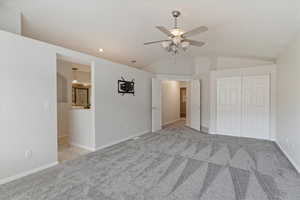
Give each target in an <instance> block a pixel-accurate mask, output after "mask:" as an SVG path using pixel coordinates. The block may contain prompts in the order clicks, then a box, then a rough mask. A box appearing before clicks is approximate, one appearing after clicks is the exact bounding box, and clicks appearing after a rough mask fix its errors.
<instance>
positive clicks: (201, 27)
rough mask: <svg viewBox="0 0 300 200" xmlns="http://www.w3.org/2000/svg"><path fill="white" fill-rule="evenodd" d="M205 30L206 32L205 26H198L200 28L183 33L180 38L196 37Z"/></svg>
mask: <svg viewBox="0 0 300 200" xmlns="http://www.w3.org/2000/svg"><path fill="white" fill-rule="evenodd" d="M207 30H208V28H207V27H206V26H200V27H198V28H195V29H193V30H191V31H188V32H185V33H184V34H182V37H190V36H193V35H197V34H199V33H202V32H205V31H207Z"/></svg>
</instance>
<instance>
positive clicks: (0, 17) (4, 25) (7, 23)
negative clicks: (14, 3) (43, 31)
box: [0, 5, 22, 35]
mask: <svg viewBox="0 0 300 200" xmlns="http://www.w3.org/2000/svg"><path fill="white" fill-rule="evenodd" d="M21 19H22V14H21V12H18V11H16V10H12V9H10V8H7V7H5V6H1V5H0V30H4V31H8V32H11V33H15V34H19V35H20V34H21V32H22V20H21Z"/></svg>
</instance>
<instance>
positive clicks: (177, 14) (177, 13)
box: [172, 10, 181, 18]
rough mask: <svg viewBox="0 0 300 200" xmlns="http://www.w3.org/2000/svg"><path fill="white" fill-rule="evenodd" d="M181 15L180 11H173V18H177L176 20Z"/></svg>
mask: <svg viewBox="0 0 300 200" xmlns="http://www.w3.org/2000/svg"><path fill="white" fill-rule="evenodd" d="M180 14H181V13H180V12H179V11H178V10H174V11H172V15H173V17H175V18H177V17H179V16H180Z"/></svg>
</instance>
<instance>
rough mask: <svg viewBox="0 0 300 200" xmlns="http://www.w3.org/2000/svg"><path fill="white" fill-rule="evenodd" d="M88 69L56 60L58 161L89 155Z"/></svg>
mask: <svg viewBox="0 0 300 200" xmlns="http://www.w3.org/2000/svg"><path fill="white" fill-rule="evenodd" d="M91 88H92V85H91V67H90V66H89V65H83V64H79V63H74V62H70V61H66V60H62V59H57V133H58V135H57V143H58V161H59V162H63V161H66V160H72V159H75V158H77V157H78V156H81V155H83V154H86V153H89V152H90V150H89V149H88V148H86V145H85V141H86V138H88V137H89V129H91V127H92V122H91V120H90V117H89V115H91V116H92V114H91V109H90V108H91V101H90V99H91Z"/></svg>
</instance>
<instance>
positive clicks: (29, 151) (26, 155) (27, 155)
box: [25, 149, 32, 159]
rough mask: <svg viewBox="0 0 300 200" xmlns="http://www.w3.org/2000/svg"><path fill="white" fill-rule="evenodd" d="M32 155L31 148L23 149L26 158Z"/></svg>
mask: <svg viewBox="0 0 300 200" xmlns="http://www.w3.org/2000/svg"><path fill="white" fill-rule="evenodd" d="M31 157H32V150H30V149H29V150H26V151H25V158H27V159H29V158H31Z"/></svg>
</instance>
